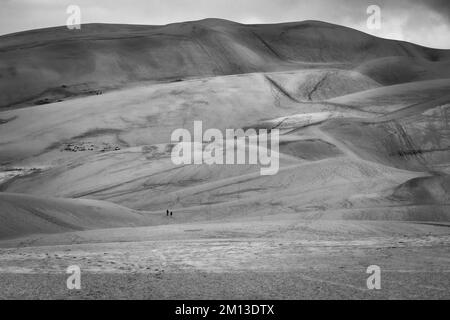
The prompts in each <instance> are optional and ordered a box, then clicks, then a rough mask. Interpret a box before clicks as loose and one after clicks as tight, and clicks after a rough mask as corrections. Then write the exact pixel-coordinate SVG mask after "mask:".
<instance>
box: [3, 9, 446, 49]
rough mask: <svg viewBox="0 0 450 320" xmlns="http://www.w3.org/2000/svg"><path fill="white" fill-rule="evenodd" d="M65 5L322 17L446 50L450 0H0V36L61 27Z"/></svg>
mask: <svg viewBox="0 0 450 320" xmlns="http://www.w3.org/2000/svg"><path fill="white" fill-rule="evenodd" d="M69 5H78V6H79V7H80V8H81V19H82V23H90V22H104V23H133V24H167V23H172V22H179V21H187V20H198V19H203V18H223V19H228V20H233V21H236V22H241V23H273V22H287V21H301V20H322V21H327V22H332V23H337V24H341V25H345V26H348V27H352V28H355V29H358V30H361V31H364V32H367V33H371V34H374V35H377V36H381V37H384V38H390V39H398V40H405V41H410V42H414V43H418V44H421V45H425V46H430V47H435V48H447V49H450V0H376V1H375V0H374V1H372V0H68V1H67V0H0V34H7V33H12V32H17V31H23V30H29V29H36V28H43V27H49V26H59V25H64V24H65V23H66V20H67V17H68V14H67V13H66V9H67V7H68V6H69ZM369 5H378V6H379V7H380V8H381V19H382V20H381V21H382V23H381V29H379V30H369V29H368V28H367V24H366V21H367V18H368V14H367V13H366V9H367V7H368V6H369Z"/></svg>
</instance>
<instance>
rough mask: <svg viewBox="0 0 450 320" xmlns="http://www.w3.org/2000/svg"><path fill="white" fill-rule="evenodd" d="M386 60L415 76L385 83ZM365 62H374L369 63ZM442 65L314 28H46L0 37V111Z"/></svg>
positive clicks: (437, 56)
mask: <svg viewBox="0 0 450 320" xmlns="http://www.w3.org/2000/svg"><path fill="white" fill-rule="evenodd" d="M389 57H397V58H396V59H400V60H401V61H405V62H404V63H403V64H408V63H409V62H410V61H411V59H414V61H418V66H417V67H416V68H415V69H413V70H409V69H408V67H407V66H405V67H403V68H402V67H397V69H396V70H395V71H394V73H395V74H394V75H392V74H386V73H387V72H386V69H389V70H391V69H392V68H391V67H390V66H391V65H392V64H395V65H398V63H396V62H392V61H391V60H389V59H388V60H386V59H384V58H389ZM373 59H378V60H377V61H376V62H370V63H368V62H369V61H372V60H373ZM380 59H381V60H380ZM383 59H384V60H383ZM402 59H403V60H402ZM408 59H409V60H408ZM448 59H449V54H448V52H446V51H443V50H432V49H428V48H423V47H420V46H416V45H412V44H409V43H400V42H396V41H389V40H384V39H378V38H374V37H371V36H369V35H366V34H363V33H361V32H358V31H355V30H352V29H348V28H343V27H338V26H335V25H332V24H327V23H322V22H315V21H307V22H300V23H288V24H277V25H241V24H237V23H233V22H229V21H225V20H217V19H207V20H202V21H196V22H186V23H179V24H172V25H167V26H128V25H104V24H89V25H83V27H82V28H81V30H74V31H73V30H68V29H67V28H65V27H59V28H49V29H42V30H35V31H29V32H23V33H18V34H12V35H6V36H2V37H0V91H1V92H2V95H1V96H0V107H8V106H14V105H30V104H31V105H32V104H43V103H48V102H54V101H58V100H61V99H65V98H67V97H71V96H74V95H80V94H81V95H83V94H93V93H96V92H99V91H102V90H104V89H107V88H117V87H121V86H123V85H125V84H128V83H130V82H139V81H142V80H157V81H161V80H164V81H174V80H179V79H184V78H189V77H203V76H215V75H228V74H240V73H249V72H266V71H282V70H295V69H300V68H303V67H305V65H306V66H307V65H311V64H312V65H311V67H318V66H320V65H321V64H331V65H339V66H345V67H346V68H356V67H358V66H359V65H360V64H363V66H362V67H361V70H362V72H363V73H364V74H367V75H369V76H374V77H375V78H374V79H375V80H376V81H381V80H382V81H383V82H385V83H391V82H399V81H402V82H405V81H411V79H414V78H416V77H417V75H416V74H417V73H420V71H421V68H428V62H430V63H431V62H433V63H434V64H433V66H431V67H430V68H431V69H433V68H434V69H436V70H438V71H436V72H434V73H439V72H441V71H439V69H441V70H442V68H437V65H438V64H439V63H445V61H448ZM317 64H318V65H317ZM447 66H448V64H447ZM407 69H408V70H407ZM416 69H417V70H416ZM380 72H381V73H382V75H381V76H380V75H379V74H380ZM389 73H392V71H389ZM434 73H433V72H431V71H430V74H429V75H428V78H430V77H435V76H436V75H435V74H434Z"/></svg>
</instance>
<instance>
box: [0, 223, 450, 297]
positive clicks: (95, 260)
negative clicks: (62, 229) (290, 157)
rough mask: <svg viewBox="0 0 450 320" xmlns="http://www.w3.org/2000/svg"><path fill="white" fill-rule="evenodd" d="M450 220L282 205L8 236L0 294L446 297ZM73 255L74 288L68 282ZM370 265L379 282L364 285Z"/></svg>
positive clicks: (0, 262)
mask: <svg viewBox="0 0 450 320" xmlns="http://www.w3.org/2000/svg"><path fill="white" fill-rule="evenodd" d="M449 227H450V225H448V224H446V223H441V224H439V223H435V224H426V223H407V222H390V223H387V222H378V221H372V222H370V221H345V223H344V222H340V221H329V220H328V221H326V220H324V221H304V220H301V219H296V218H294V217H292V216H289V215H281V216H280V217H276V218H275V219H267V218H266V219H265V220H262V221H252V220H247V221H246V220H242V221H239V222H223V223H221V224H217V223H198V224H186V225H184V224H177V225H171V226H168V225H165V226H159V227H141V228H122V229H111V230H103V231H102V230H95V231H85V232H75V233H66V234H56V235H51V236H46V235H41V236H33V237H29V238H27V239H12V240H8V241H3V242H1V243H0V246H2V247H3V248H2V249H0V266H1V267H0V280H1V281H0V297H1V298H4V299H5V298H6V299H10V298H25V299H30V298H36V297H39V298H42V299H54V298H64V299H66V298H68V299H71V298H75V299H78V298H82V299H94V298H106V299H110V298H112V299H116V298H117V299H128V298H136V299H166V298H167V299H169V298H170V299H211V298H212V299H323V298H326V299H334V298H336V299H344V298H345V299H386V298H387V299H405V298H406V299H422V298H425V299H448V298H449V297H450V287H449V284H450V279H449V272H450V269H449V261H450V251H449V249H448V246H449V244H450V234H449ZM50 244H51V245H50ZM71 265H78V266H79V267H80V268H81V272H82V273H81V275H82V280H81V281H82V289H81V290H78V291H70V290H68V289H67V287H66V279H67V277H68V275H66V274H65V271H66V268H67V267H68V266H71ZM370 265H378V266H380V268H381V283H382V288H381V290H368V289H367V286H366V279H367V277H368V276H369V275H368V274H366V269H367V267H368V266H370Z"/></svg>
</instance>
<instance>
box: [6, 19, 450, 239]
mask: <svg viewBox="0 0 450 320" xmlns="http://www.w3.org/2000/svg"><path fill="white" fill-rule="evenodd" d="M449 67H450V52H449V50H435V49H430V48H424V47H420V46H417V45H414V44H410V43H404V42H398V41H391V40H385V39H379V38H375V37H372V36H370V35H366V34H364V33H361V32H358V31H355V30H352V29H348V28H344V27H340V26H336V25H331V24H327V23H322V22H314V21H306V22H298V23H287V24H273V25H242V24H237V23H234V22H229V21H224V20H217V19H207V20H202V21H195V22H186V23H179V24H171V25H167V26H129V25H103V24H90V25H83V26H82V28H81V30H79V31H77V30H74V31H70V30H67V29H66V28H62V27H61V28H50V29H42V30H34V31H30V32H23V33H18V34H12V35H7V36H2V37H0V75H1V76H0V90H1V92H2V94H1V95H0V106H1V107H6V108H3V110H1V109H0V110H1V111H0V191H1V192H2V193H0V219H1V222H2V223H1V224H0V238H11V237H20V236H25V235H30V234H35V233H39V234H41V233H59V232H67V231H78V230H87V229H100V228H111V227H130V226H131V227H134V226H147V225H156V224H172V223H189V222H195V223H197V222H201V221H203V222H204V221H211V220H216V221H223V220H234V219H243V218H245V219H250V220H251V219H262V218H263V217H264V219H274V220H276V219H277V218H276V217H277V215H291V216H292V217H295V218H296V219H297V218H298V219H308V220H311V219H315V220H318V219H322V220H345V219H352V220H403V221H422V222H423V221H444V222H448V221H449V220H450V217H449V212H450V211H449V210H448V209H449V201H450V200H449V198H448V194H449V189H448V181H449V180H448V176H449V174H450V153H449V152H450V149H449V148H450V125H449V119H450V96H448V93H449V92H450V91H449V90H450V80H449V79H450V68H449ZM69 98H70V99H69ZM194 121H202V124H203V130H206V129H209V128H217V129H219V130H222V131H223V130H225V129H238V128H256V129H258V128H265V129H270V130H272V129H275V128H276V129H279V130H280V134H281V135H280V144H279V153H278V155H279V160H280V161H279V167H280V168H279V171H278V173H277V174H275V175H273V176H262V175H261V174H260V166H258V165H219V164H214V165H209V164H205V163H203V164H186V165H176V164H174V163H173V162H172V160H171V151H172V148H173V146H174V142H173V141H171V133H172V132H173V131H174V130H176V129H178V128H185V129H188V130H189V131H191V132H192V129H193V123H194ZM251 148H256V146H252V145H249V146H248V149H249V150H250V149H251ZM266 151H267V150H266ZM167 209H170V210H175V217H174V218H169V217H167V216H166V210H167ZM274 217H275V218H274ZM166 218H167V219H166ZM269 221H271V220H269Z"/></svg>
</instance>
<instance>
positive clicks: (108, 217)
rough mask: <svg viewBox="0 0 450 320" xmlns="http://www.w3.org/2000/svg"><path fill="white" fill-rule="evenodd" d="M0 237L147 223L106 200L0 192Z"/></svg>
mask: <svg viewBox="0 0 450 320" xmlns="http://www.w3.org/2000/svg"><path fill="white" fill-rule="evenodd" d="M0 207H1V209H0V220H1V221H2V223H1V225H0V239H5V238H17V237H23V236H26V235H30V234H46V233H58V232H68V231H75V230H90V229H101V228H112V227H124V226H139V225H144V224H146V223H149V221H148V218H147V217H144V216H143V215H141V214H140V213H138V212H136V211H133V210H130V209H127V208H124V207H120V206H117V205H114V204H111V203H108V202H102V201H95V200H85V199H83V200H72V199H57V198H47V197H35V196H31V195H24V194H13V193H3V192H2V193H0Z"/></svg>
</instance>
